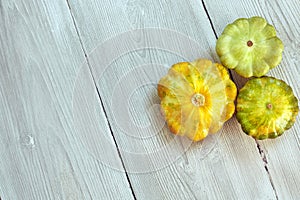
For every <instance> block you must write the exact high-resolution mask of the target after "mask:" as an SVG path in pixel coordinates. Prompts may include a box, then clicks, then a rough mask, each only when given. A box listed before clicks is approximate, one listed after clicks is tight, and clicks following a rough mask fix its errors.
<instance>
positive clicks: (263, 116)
mask: <svg viewBox="0 0 300 200" xmlns="http://www.w3.org/2000/svg"><path fill="white" fill-rule="evenodd" d="M298 111H299V108H298V100H297V98H296V97H295V96H294V94H293V91H292V88H291V87H290V86H288V85H287V84H286V83H285V82H284V81H282V80H278V79H275V78H273V77H262V78H254V79H251V80H249V81H248V82H247V83H246V85H245V86H244V87H243V88H242V89H241V90H240V91H239V95H238V98H237V114H236V117H237V120H238V121H239V123H240V124H241V126H242V129H243V131H244V132H245V133H247V134H248V135H250V136H252V137H253V138H256V139H260V140H261V139H266V138H276V137H278V136H280V135H282V133H283V132H284V131H285V130H287V129H289V128H291V127H292V125H293V124H294V123H295V120H296V116H297V114H298Z"/></svg>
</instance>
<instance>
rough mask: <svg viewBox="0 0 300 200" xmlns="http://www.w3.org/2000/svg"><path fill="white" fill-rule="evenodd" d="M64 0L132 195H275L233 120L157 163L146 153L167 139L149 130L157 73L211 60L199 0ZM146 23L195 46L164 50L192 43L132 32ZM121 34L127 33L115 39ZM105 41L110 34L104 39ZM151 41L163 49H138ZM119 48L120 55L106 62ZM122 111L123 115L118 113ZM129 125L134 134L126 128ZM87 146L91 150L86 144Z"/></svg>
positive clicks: (153, 124) (211, 39)
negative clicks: (185, 62) (182, 63)
mask: <svg viewBox="0 0 300 200" xmlns="http://www.w3.org/2000/svg"><path fill="white" fill-rule="evenodd" d="M69 3H70V7H71V12H72V14H73V16H74V19H75V24H76V25H77V27H78V31H79V33H80V37H81V40H82V43H83V47H84V49H85V50H86V52H90V53H89V54H88V59H89V63H90V66H91V69H92V73H93V76H94V78H95V80H96V82H97V86H98V88H99V92H100V96H101V99H102V101H103V105H104V108H105V110H106V113H107V115H108V119H109V123H110V124H111V127H112V130H113V134H114V137H115V138H116V141H117V144H118V146H119V148H120V152H121V155H122V159H123V160H124V163H125V167H126V169H127V171H128V173H129V179H130V182H131V184H132V186H133V191H134V193H135V196H136V198H137V199H238V198H243V199H276V195H275V193H274V191H273V188H272V185H271V183H270V181H269V177H268V174H267V173H266V171H265V169H264V163H263V162H262V160H261V157H260V154H259V152H258V150H257V147H256V143H255V141H254V140H252V139H251V138H249V137H247V136H246V135H245V134H243V133H242V132H241V130H240V128H239V125H238V124H237V122H236V120H235V119H234V118H233V119H232V120H230V121H229V122H227V123H226V124H225V126H224V128H223V129H222V131H220V133H218V134H216V135H213V136H210V137H209V138H207V139H206V140H204V141H203V142H199V143H195V144H192V145H191V146H190V147H189V149H188V150H187V151H186V152H185V153H183V154H182V155H180V156H179V158H178V159H177V160H175V161H172V160H170V162H169V165H167V166H164V167H163V168H161V166H160V164H161V163H160V162H164V160H162V159H163V158H165V157H164V156H163V155H162V154H157V156H154V157H149V155H150V154H152V153H153V152H157V151H158V150H159V149H164V148H165V147H166V146H168V145H170V144H171V143H172V141H174V140H175V139H174V136H173V135H172V134H171V133H170V132H169V130H168V129H167V128H166V127H165V126H163V127H162V128H161V129H157V127H158V126H160V125H161V120H162V119H161V118H160V117H159V114H158V113H159V110H158V109H157V108H158V107H157V106H156V105H157V104H159V99H158V97H157V95H156V83H157V82H158V80H159V78H160V77H162V76H163V75H165V74H166V71H167V68H168V67H169V66H171V65H172V64H173V63H176V62H179V61H183V60H193V59H196V58H198V57H206V58H209V59H213V60H216V59H217V58H216V56H215V53H214V46H215V36H214V33H213V30H212V28H211V26H210V24H209V20H208V18H207V16H206V13H205V11H204V8H203V7H202V4H201V2H200V1H196V0H191V1H184V2H181V1H176V2H175V1H169V0H165V1H158V0H151V1H146V0H142V1H132V0H128V1H125V0H117V1H110V0H104V1H101V3H100V2H99V1H94V0H88V1H86V0H74V1H70V2H69ZM87 11H88V12H87ZM149 27H157V28H166V29H171V30H174V31H176V32H180V33H182V34H184V35H187V36H189V37H190V38H192V39H193V40H195V41H196V42H197V43H198V44H199V46H198V47H197V48H195V49H194V50H193V51H190V52H189V53H188V54H187V55H185V56H182V55H181V54H180V53H179V54H176V53H175V54H174V52H173V53H172V52H170V51H165V50H166V49H169V48H170V46H173V47H174V48H177V49H180V48H182V49H185V48H194V47H192V46H189V44H187V45H186V46H184V45H183V44H182V41H181V40H180V36H178V35H177V34H175V35H172V34H171V35H170V37H166V36H164V31H162V33H161V35H157V37H152V36H153V35H152V34H149V32H148V31H147V30H145V31H139V30H136V29H137V28H139V29H141V28H149ZM125 31H130V32H129V33H126V34H125V37H119V34H121V33H123V32H125ZM114 36H116V37H114ZM109 38H112V39H111V40H108V41H107V39H109ZM161 38H163V39H165V41H161ZM169 40H172V41H173V42H172V43H171V42H170V41H169ZM105 45H108V46H105ZM159 45H160V46H162V47H163V48H161V49H158V48H154V49H153V48H145V47H146V46H147V47H149V46H159ZM179 45H183V46H179ZM102 47H103V48H102ZM104 47H106V48H104ZM140 47H144V48H140ZM124 49H125V51H127V53H126V54H122V55H119V56H117V57H114V60H110V59H109V57H110V56H111V55H113V54H115V55H118V53H121V52H123V50H124ZM92 50H93V51H92ZM91 51H92V52H91ZM103 66H105V70H103V69H102V68H101V67H103ZM101 71H102V72H103V73H102V74H101ZM99 74H100V75H99ZM116 91H117V92H116ZM127 94H130V95H127ZM116 97H120V98H116ZM122 97H126V98H122ZM120 99H121V100H122V101H120ZM114 102H117V105H115V104H114ZM118 105H119V106H118ZM114 106H116V107H114ZM123 107H125V108H126V109H124V108H123ZM115 108H117V109H116V110H115ZM120 110H121V112H120ZM124 113H126V116H128V117H127V118H122V119H120V118H118V116H124V115H125V114H124ZM132 126H133V127H137V130H138V131H134V130H133V129H127V128H128V127H132ZM143 127H146V128H143ZM151 130H152V131H151ZM153 130H155V132H153ZM177 148H179V147H177ZM90 151H91V152H93V151H96V150H95V149H94V148H93V147H90ZM165 153H166V154H168V153H169V152H165ZM138 155H142V156H138ZM143 169H144V171H143Z"/></svg>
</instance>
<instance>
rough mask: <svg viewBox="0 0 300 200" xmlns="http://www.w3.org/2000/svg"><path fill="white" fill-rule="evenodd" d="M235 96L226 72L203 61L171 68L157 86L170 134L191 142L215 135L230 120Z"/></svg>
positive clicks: (209, 62) (220, 66)
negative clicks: (210, 134)
mask: <svg viewBox="0 0 300 200" xmlns="http://www.w3.org/2000/svg"><path fill="white" fill-rule="evenodd" d="M236 93H237V89H236V86H235V84H234V83H233V82H232V81H231V80H230V77H229V75H228V72H227V70H226V69H225V68H224V67H223V66H222V65H220V64H217V63H212V62H211V61H210V60H204V59H199V60H196V61H194V62H191V63H189V62H182V63H178V64H175V65H173V66H172V67H171V68H170V70H169V72H168V74H167V75H166V76H165V77H163V78H162V79H161V80H160V81H159V84H158V95H159V97H160V99H161V109H162V113H163V115H164V116H165V119H166V121H167V124H168V126H169V128H170V130H171V131H172V132H173V133H174V134H178V135H185V136H187V137H188V138H190V139H191V140H194V141H199V140H202V139H204V138H205V137H206V136H207V135H208V134H209V133H215V132H217V131H218V130H219V129H220V128H221V127H222V125H223V123H224V122H225V121H226V120H228V119H229V118H230V117H231V116H232V114H233V113H234V110H235V106H234V100H235V98H236Z"/></svg>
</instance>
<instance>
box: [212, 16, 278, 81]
mask: <svg viewBox="0 0 300 200" xmlns="http://www.w3.org/2000/svg"><path fill="white" fill-rule="evenodd" d="M283 48H284V47H283V43H282V41H281V40H280V39H279V38H278V37H277V36H276V31H275V28H274V27H273V26H272V25H270V24H268V23H267V21H266V20H265V19H264V18H262V17H251V18H249V19H246V18H240V19H237V20H236V21H234V22H233V23H232V24H229V25H227V26H226V27H225V29H224V31H223V33H222V34H221V36H220V37H219V39H218V40H217V45H216V51H217V54H218V55H219V57H220V60H221V63H222V64H223V65H224V66H225V67H227V68H229V69H234V70H235V71H236V72H237V73H238V74H240V75H241V76H243V77H251V76H256V77H261V76H263V75H265V74H266V73H267V72H268V71H269V70H270V69H272V68H274V67H276V66H277V65H279V63H280V61H281V59H282V51H283Z"/></svg>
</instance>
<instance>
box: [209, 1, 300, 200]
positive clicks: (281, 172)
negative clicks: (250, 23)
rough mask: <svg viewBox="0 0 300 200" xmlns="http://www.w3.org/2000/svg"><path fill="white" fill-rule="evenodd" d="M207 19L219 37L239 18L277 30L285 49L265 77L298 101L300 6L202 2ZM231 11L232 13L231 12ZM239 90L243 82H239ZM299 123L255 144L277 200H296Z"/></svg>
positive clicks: (297, 191) (279, 3) (276, 3)
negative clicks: (286, 88)
mask: <svg viewBox="0 0 300 200" xmlns="http://www.w3.org/2000/svg"><path fill="white" fill-rule="evenodd" d="M205 4H206V5H207V9H208V12H209V15H210V17H211V19H212V22H213V25H214V27H215V29H216V32H217V34H218V35H220V34H221V33H222V30H223V29H224V27H225V26H226V24H228V23H231V22H232V21H234V20H235V19H237V18H240V17H251V16H254V15H258V16H263V17H265V18H266V19H267V20H268V21H269V23H271V24H273V25H274V26H275V28H276V29H277V34H278V36H279V37H280V38H281V39H282V41H283V43H284V46H285V49H284V53H283V60H282V62H281V64H280V65H279V66H278V67H276V68H275V69H273V70H271V71H270V72H269V73H268V75H270V76H274V77H277V78H280V79H283V80H284V81H286V82H287V83H288V84H289V85H291V87H292V88H293V91H294V93H295V95H296V96H297V97H298V99H299V97H300V70H299V67H298V65H299V64H298V63H299V61H300V60H299V58H300V51H299V44H300V39H299V38H300V23H299V21H300V15H299V10H300V3H299V1H298V0H288V1H284V0H276V1H258V0H253V1H244V0H243V1H230V2H224V1H219V0H212V1H205ZM233 10H234V12H233ZM239 81H240V83H241V84H240V86H241V85H242V83H244V82H245V80H242V79H239ZM299 137H300V120H299V117H298V118H297V120H296V123H295V125H294V126H293V127H292V128H291V129H290V130H289V131H287V132H286V133H285V134H284V135H283V136H281V137H280V138H278V139H276V140H267V141H263V142H258V144H259V145H260V148H261V150H262V151H263V152H262V156H263V157H264V156H265V157H266V160H265V161H266V162H267V163H266V167H267V169H268V172H269V174H270V176H271V179H272V182H273V184H274V187H275V190H276V192H277V195H278V197H279V199H299V197H300V192H299V191H300V186H299V184H298V183H299V182H300V175H299V173H298V171H299V163H300V155H299V146H300V142H299Z"/></svg>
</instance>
